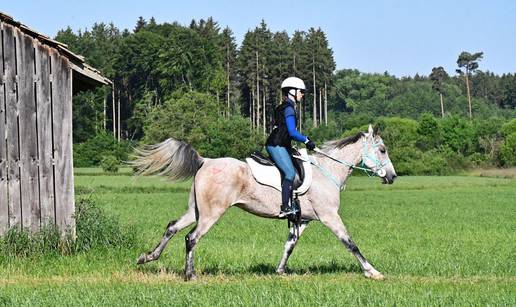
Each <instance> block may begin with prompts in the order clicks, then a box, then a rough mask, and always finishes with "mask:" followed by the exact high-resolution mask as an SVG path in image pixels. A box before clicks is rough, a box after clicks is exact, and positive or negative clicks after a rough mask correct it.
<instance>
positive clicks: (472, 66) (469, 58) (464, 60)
mask: <svg viewBox="0 0 516 307" xmlns="http://www.w3.org/2000/svg"><path fill="white" fill-rule="evenodd" d="M483 54H484V53H483V52H477V53H474V54H471V53H469V52H465V51H463V52H462V53H461V54H460V55H459V58H458V59H457V65H458V66H459V69H457V72H458V73H459V74H463V75H464V78H465V80H466V91H467V92H468V106H469V118H472V117H473V114H472V112H471V91H470V89H469V77H470V74H471V72H473V71H475V70H476V69H477V68H478V61H480V60H481V59H482V56H483ZM462 69H464V71H463V70H462Z"/></svg>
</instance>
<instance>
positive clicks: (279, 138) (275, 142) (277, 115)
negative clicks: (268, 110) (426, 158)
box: [265, 101, 297, 148]
mask: <svg viewBox="0 0 516 307" xmlns="http://www.w3.org/2000/svg"><path fill="white" fill-rule="evenodd" d="M288 106H292V105H291V104H290V103H289V102H288V101H285V102H283V103H282V104H280V105H279V106H277V107H276V109H275V110H274V129H272V132H271V134H270V135H269V137H268V138H267V142H266V143H265V144H266V145H267V146H281V147H286V148H291V147H292V144H291V138H290V135H289V134H288V129H287V123H286V121H285V108H286V107H288ZM295 116H296V123H297V115H295Z"/></svg>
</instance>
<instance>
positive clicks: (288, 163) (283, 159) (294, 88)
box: [266, 77, 315, 218]
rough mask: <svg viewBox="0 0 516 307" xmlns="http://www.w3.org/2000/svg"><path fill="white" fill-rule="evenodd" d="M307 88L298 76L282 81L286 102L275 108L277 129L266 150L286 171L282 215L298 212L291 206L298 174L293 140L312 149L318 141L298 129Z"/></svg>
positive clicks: (282, 184) (282, 170) (283, 184)
mask: <svg viewBox="0 0 516 307" xmlns="http://www.w3.org/2000/svg"><path fill="white" fill-rule="evenodd" d="M305 89H306V88H305V83H304V82H303V80H301V79H299V78H296V77H289V78H287V79H285V80H284V81H283V82H282V83H281V92H282V94H283V103H282V104H280V105H279V106H278V107H276V110H275V111H274V129H273V130H272V132H271V134H270V135H269V137H268V138H267V142H266V146H267V152H268V153H269V155H270V156H271V158H272V160H274V162H275V163H276V165H277V166H278V168H279V169H280V170H281V172H282V173H283V181H282V182H281V210H280V214H279V217H280V218H283V217H286V216H288V215H291V214H295V213H296V212H295V211H294V208H293V207H292V206H291V202H292V185H293V183H294V177H295V176H296V172H295V170H294V165H293V164H292V144H291V140H296V141H298V142H303V143H305V146H306V148H308V149H310V150H314V148H315V143H314V142H312V141H311V140H310V139H309V138H308V137H306V136H304V135H302V134H301V133H300V132H299V131H297V129H296V122H297V117H296V103H300V102H301V99H303V97H304V95H305Z"/></svg>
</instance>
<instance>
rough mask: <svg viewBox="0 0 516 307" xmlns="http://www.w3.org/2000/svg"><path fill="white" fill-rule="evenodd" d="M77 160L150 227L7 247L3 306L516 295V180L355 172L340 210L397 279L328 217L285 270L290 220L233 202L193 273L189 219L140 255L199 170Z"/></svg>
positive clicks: (137, 221)
mask: <svg viewBox="0 0 516 307" xmlns="http://www.w3.org/2000/svg"><path fill="white" fill-rule="evenodd" d="M127 174H128V173H127V172H126V173H124V174H119V175H117V176H102V175H100V171H99V170H84V169H82V170H80V171H78V172H77V176H76V178H75V180H76V194H77V199H78V200H79V199H81V198H92V199H94V200H95V201H96V202H97V203H98V204H100V205H101V206H102V207H103V208H105V210H106V211H108V212H109V213H110V214H113V215H116V216H117V217H118V218H119V220H120V221H121V222H122V223H123V224H125V225H133V226H134V228H136V229H137V231H138V243H137V244H136V246H135V247H134V248H120V249H116V248H115V249H94V250H91V251H89V252H82V253H79V254H75V255H71V256H50V255H44V256H33V257H29V258H21V259H20V258H8V257H5V256H0V276H1V279H0V305H24V304H37V305H52V306H55V305H156V304H160V305H165V304H167V305H189V304H195V305H223V306H227V305H332V306H333V305H335V306H338V305H359V304H363V305H366V304H369V305H380V306H385V305H389V306H390V305H406V306H429V305H468V306H470V305H474V306H478V305H484V306H485V305H490V306H515V305H516V267H515V264H516V180H514V179H504V178H487V177H401V178H399V179H398V181H397V182H396V183H395V184H394V185H391V186H385V185H381V184H380V183H379V180H378V179H370V178H367V177H352V178H351V179H350V181H349V182H348V184H347V187H346V191H345V192H343V193H342V196H341V202H342V205H341V209H340V214H341V216H342V217H343V220H344V221H345V224H346V226H347V227H348V230H349V231H350V232H351V234H352V236H353V239H354V241H355V242H356V243H357V245H358V246H359V248H360V249H361V251H362V252H363V254H364V255H365V257H366V258H367V259H368V260H369V261H370V262H371V263H372V264H373V265H374V266H375V267H376V268H377V269H378V270H379V271H381V272H382V273H383V274H384V275H385V276H386V280H385V281H381V282H378V281H371V280H367V279H365V278H364V277H363V275H362V273H361V270H360V267H359V265H358V263H357V262H356V260H355V259H354V258H353V257H352V256H351V254H350V253H348V252H347V251H346V250H345V249H344V247H343V246H342V244H341V243H340V242H338V240H337V239H336V238H335V237H334V236H333V235H332V234H331V233H330V231H329V230H327V229H325V228H324V227H323V226H322V225H321V224H320V223H317V222H314V223H312V224H310V226H309V228H308V229H307V230H306V232H305V233H304V234H303V237H302V238H301V239H300V241H299V244H298V246H297V247H296V249H295V250H294V253H293V254H292V256H291V258H290V261H289V263H288V271H287V273H288V274H287V275H286V276H277V275H275V274H274V270H275V267H276V265H277V263H278V261H279V259H280V257H281V254H282V251H283V244H284V241H285V239H286V237H287V231H288V230H287V228H286V222H284V221H274V220H266V219H260V218H257V217H255V216H252V215H249V214H247V213H244V212H242V211H240V210H239V209H236V208H235V209H230V210H229V211H228V212H227V214H226V215H225V216H224V217H223V218H222V219H221V221H220V222H219V223H218V224H217V225H216V226H214V227H213V228H212V230H211V231H210V232H209V233H208V234H207V235H206V236H205V237H204V238H203V240H201V242H200V243H199V244H198V246H197V248H196V269H197V273H198V277H199V279H198V280H197V281H195V282H184V281H183V277H182V271H183V267H184V235H185V234H186V233H187V232H188V230H184V231H182V232H181V233H179V234H178V235H177V236H176V237H175V238H173V239H172V240H171V241H170V243H169V245H168V247H167V249H166V250H165V252H164V253H163V255H162V257H161V258H160V259H159V260H158V261H156V262H152V263H148V264H145V265H144V266H136V258H137V257H138V256H139V254H140V253H142V252H144V251H147V250H149V249H150V248H152V247H154V246H155V245H156V243H157V242H158V240H159V239H160V238H161V236H162V233H163V231H164V228H165V226H166V224H167V223H168V222H169V220H172V219H176V218H177V217H179V216H180V215H181V214H182V213H183V212H184V210H185V209H186V202H187V198H188V190H189V184H188V183H179V184H171V183H168V182H165V181H162V180H161V179H159V178H141V179H138V180H136V181H135V180H134V179H133V178H132V177H130V176H127Z"/></svg>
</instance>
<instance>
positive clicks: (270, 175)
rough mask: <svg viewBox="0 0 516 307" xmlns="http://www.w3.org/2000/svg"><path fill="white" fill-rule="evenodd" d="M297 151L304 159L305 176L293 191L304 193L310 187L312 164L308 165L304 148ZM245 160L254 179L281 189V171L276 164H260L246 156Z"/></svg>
mask: <svg viewBox="0 0 516 307" xmlns="http://www.w3.org/2000/svg"><path fill="white" fill-rule="evenodd" d="M299 153H300V154H301V157H302V158H303V160H304V162H303V168H304V171H305V178H304V180H303V184H301V186H300V187H299V188H298V189H297V190H294V193H296V194H304V193H306V191H308V188H310V185H311V184H312V166H311V165H310V162H308V161H309V158H308V153H307V151H306V149H305V148H303V149H299ZM294 159H296V158H294ZM245 160H246V162H247V165H249V168H250V169H251V172H252V173H253V177H254V179H256V181H258V182H259V183H261V184H264V185H268V186H270V187H273V188H275V189H276V190H278V191H281V173H280V171H279V169H278V168H277V167H276V166H270V165H262V164H260V163H258V162H256V161H254V160H253V159H252V158H246V159H245Z"/></svg>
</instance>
